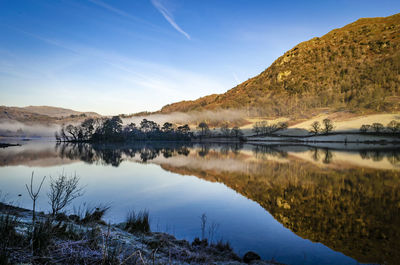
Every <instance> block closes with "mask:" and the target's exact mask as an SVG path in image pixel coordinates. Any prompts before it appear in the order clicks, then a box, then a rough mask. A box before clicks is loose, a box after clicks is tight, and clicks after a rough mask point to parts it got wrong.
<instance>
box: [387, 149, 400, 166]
mask: <svg viewBox="0 0 400 265" xmlns="http://www.w3.org/2000/svg"><path fill="white" fill-rule="evenodd" d="M388 160H389V162H390V163H391V164H392V165H397V164H399V163H400V152H396V151H393V152H391V153H390V154H388ZM399 166H400V165H399Z"/></svg>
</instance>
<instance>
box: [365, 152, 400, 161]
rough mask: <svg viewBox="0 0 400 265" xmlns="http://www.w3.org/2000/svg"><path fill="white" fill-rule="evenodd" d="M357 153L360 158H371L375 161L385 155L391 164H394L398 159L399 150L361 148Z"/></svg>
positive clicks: (399, 157)
mask: <svg viewBox="0 0 400 265" xmlns="http://www.w3.org/2000/svg"><path fill="white" fill-rule="evenodd" d="M359 153H360V157H361V158H362V159H372V160H373V161H376V162H379V161H382V160H383V159H384V158H385V157H386V158H387V160H388V161H389V162H390V163H391V164H392V165H396V164H397V163H398V162H399V161H400V150H399V151H398V150H391V151H383V150H372V151H371V150H368V151H367V150H362V151H360V152H359Z"/></svg>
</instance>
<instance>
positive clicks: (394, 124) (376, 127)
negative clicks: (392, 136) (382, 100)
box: [360, 120, 400, 133]
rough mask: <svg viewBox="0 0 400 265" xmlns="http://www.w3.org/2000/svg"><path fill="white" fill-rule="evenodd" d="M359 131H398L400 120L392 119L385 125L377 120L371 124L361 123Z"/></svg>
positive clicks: (399, 130)
mask: <svg viewBox="0 0 400 265" xmlns="http://www.w3.org/2000/svg"><path fill="white" fill-rule="evenodd" d="M360 132H362V133H368V132H375V133H383V132H388V133H400V122H398V121H395V120H392V121H390V122H389V123H388V124H387V125H386V127H385V126H384V125H383V124H382V123H379V122H375V123H373V124H371V125H370V124H363V125H361V127H360Z"/></svg>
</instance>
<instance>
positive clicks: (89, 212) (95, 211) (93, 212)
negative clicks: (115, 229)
mask: <svg viewBox="0 0 400 265" xmlns="http://www.w3.org/2000/svg"><path fill="white" fill-rule="evenodd" d="M109 209H110V206H106V205H99V206H97V207H94V208H91V207H87V208H86V209H85V214H84V216H83V218H82V217H81V218H80V221H79V222H80V223H82V224H89V223H99V222H102V218H103V216H104V215H105V214H106V212H107V211H108V210H109Z"/></svg>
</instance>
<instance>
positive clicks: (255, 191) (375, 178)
mask: <svg viewBox="0 0 400 265" xmlns="http://www.w3.org/2000/svg"><path fill="white" fill-rule="evenodd" d="M162 167H163V168H164V169H165V170H168V171H171V172H174V173H179V174H183V175H195V176H197V177H199V178H202V179H206V180H209V181H218V182H222V183H224V184H225V185H227V186H229V187H231V188H232V189H234V190H236V191H237V192H239V193H241V194H243V195H244V196H246V197H247V198H249V199H252V200H254V201H256V202H258V203H259V204H260V205H261V206H262V207H263V208H265V209H266V210H267V211H268V212H270V213H271V214H272V215H273V216H274V217H275V218H276V219H277V220H278V221H279V222H281V223H282V224H283V225H284V226H285V227H287V228H289V229H291V230H292V231H293V232H295V233H296V234H298V235H299V236H301V237H303V238H307V239H310V240H312V241H316V242H321V243H323V244H324V245H326V246H328V247H330V248H332V249H334V250H336V251H340V252H342V253H344V254H346V255H348V256H351V257H353V258H355V259H357V260H358V261H360V262H379V263H384V262H386V263H388V264H396V263H397V261H398V260H399V259H400V242H399V240H398V239H399V238H400V227H399V224H400V173H399V172H395V171H377V170H371V169H348V170H346V171H342V170H334V169H327V168H324V169H322V168H319V167H316V166H313V165H310V164H308V163H307V164H306V163H304V162H298V161H293V162H291V163H277V162H274V161H262V162H260V161H258V162H251V163H249V164H248V165H247V167H248V168H251V169H252V170H250V171H248V172H243V171H238V172H232V171H221V170H215V169H212V170H205V169H204V168H203V169H200V168H197V169H196V168H191V167H175V166H172V165H170V164H169V163H165V164H163V165H162ZM254 169H256V171H257V173H255V170H254Z"/></svg>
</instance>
